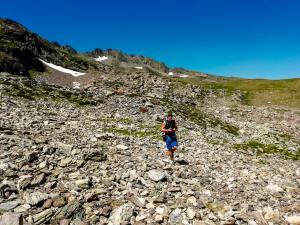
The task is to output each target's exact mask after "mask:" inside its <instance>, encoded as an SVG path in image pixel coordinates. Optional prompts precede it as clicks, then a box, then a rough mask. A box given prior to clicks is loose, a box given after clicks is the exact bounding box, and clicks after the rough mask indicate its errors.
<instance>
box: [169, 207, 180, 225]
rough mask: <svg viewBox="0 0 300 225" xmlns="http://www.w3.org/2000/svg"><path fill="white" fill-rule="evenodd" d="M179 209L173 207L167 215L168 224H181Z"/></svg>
mask: <svg viewBox="0 0 300 225" xmlns="http://www.w3.org/2000/svg"><path fill="white" fill-rule="evenodd" d="M181 213H182V212H181V209H179V208H176V209H174V210H173V211H172V212H171V214H170V216H169V224H171V225H181V224H182V219H183V218H182V214H181Z"/></svg>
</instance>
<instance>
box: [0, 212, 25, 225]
mask: <svg viewBox="0 0 300 225" xmlns="http://www.w3.org/2000/svg"><path fill="white" fill-rule="evenodd" d="M23 223H24V221H23V216H22V214H20V213H12V212H7V213H4V214H3V215H2V216H1V215H0V225H23Z"/></svg>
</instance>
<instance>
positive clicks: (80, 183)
mask: <svg viewBox="0 0 300 225" xmlns="http://www.w3.org/2000/svg"><path fill="white" fill-rule="evenodd" d="M75 185H76V186H77V187H78V188H79V189H87V188H89V187H90V186H91V179H90V178H85V179H80V180H76V181H75Z"/></svg>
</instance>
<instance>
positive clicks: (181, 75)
mask: <svg viewBox="0 0 300 225" xmlns="http://www.w3.org/2000/svg"><path fill="white" fill-rule="evenodd" d="M177 76H178V77H182V78H186V77H189V75H186V74H179V75H177Z"/></svg>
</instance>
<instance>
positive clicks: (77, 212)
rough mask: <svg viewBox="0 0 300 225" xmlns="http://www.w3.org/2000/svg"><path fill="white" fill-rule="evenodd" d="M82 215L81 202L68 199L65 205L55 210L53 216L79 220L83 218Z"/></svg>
mask: <svg viewBox="0 0 300 225" xmlns="http://www.w3.org/2000/svg"><path fill="white" fill-rule="evenodd" d="M84 215H85V213H84V209H83V207H82V204H81V203H79V202H78V201H77V200H74V201H70V202H69V203H68V204H67V205H65V206H64V207H62V208H60V209H59V210H58V211H57V212H55V217H56V218H58V219H64V218H73V219H79V220H81V219H83V218H84Z"/></svg>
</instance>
